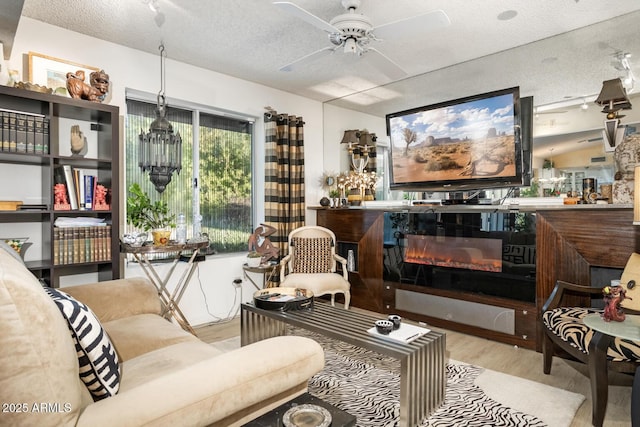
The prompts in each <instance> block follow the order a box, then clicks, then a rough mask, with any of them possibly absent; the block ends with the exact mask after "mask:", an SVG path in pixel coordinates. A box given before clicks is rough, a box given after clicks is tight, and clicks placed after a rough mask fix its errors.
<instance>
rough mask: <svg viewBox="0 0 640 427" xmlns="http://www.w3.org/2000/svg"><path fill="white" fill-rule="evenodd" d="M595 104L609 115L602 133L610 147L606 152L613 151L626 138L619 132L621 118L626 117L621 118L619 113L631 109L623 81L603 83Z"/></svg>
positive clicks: (614, 80)
mask: <svg viewBox="0 0 640 427" xmlns="http://www.w3.org/2000/svg"><path fill="white" fill-rule="evenodd" d="M595 103H596V104H598V105H601V106H602V107H604V108H603V109H602V112H603V113H606V114H607V118H606V120H605V121H604V130H603V131H602V137H603V139H604V140H605V141H606V142H608V147H607V144H605V151H613V149H615V147H616V145H618V144H619V143H620V142H621V141H622V138H623V136H624V132H618V128H619V127H622V126H620V118H621V117H624V116H620V115H619V114H618V111H620V110H630V109H631V102H630V101H629V98H627V92H626V91H625V90H624V87H623V86H622V80H620V79H619V78H617V79H612V80H605V81H604V82H602V90H601V91H600V94H599V95H598V98H596V100H595Z"/></svg>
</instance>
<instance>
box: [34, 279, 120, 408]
mask: <svg viewBox="0 0 640 427" xmlns="http://www.w3.org/2000/svg"><path fill="white" fill-rule="evenodd" d="M46 291H47V293H48V294H49V295H50V296H51V298H52V299H53V301H54V302H55V303H56V305H57V306H58V309H59V310H60V312H61V313H62V315H63V316H64V318H65V319H66V320H67V323H68V325H69V331H71V336H72V337H73V341H74V343H75V346H76V351H77V353H78V363H79V365H80V379H82V382H84V383H85V385H86V386H87V388H88V389H89V392H90V393H91V395H92V396H93V399H94V400H95V401H98V400H101V399H104V398H106V397H110V396H113V395H115V394H116V393H117V392H118V388H119V386H120V366H119V364H118V355H117V354H116V352H115V349H114V347H113V344H112V343H111V340H110V339H109V336H108V335H107V333H106V332H105V330H104V329H103V328H102V325H101V324H100V322H99V321H98V319H97V318H96V316H95V315H94V314H93V312H92V311H91V309H89V307H87V306H86V305H84V304H82V303H81V302H79V301H76V300H75V299H74V298H73V297H71V296H70V295H67V294H66V293H64V292H62V291H59V290H58V289H52V288H47V289H46Z"/></svg>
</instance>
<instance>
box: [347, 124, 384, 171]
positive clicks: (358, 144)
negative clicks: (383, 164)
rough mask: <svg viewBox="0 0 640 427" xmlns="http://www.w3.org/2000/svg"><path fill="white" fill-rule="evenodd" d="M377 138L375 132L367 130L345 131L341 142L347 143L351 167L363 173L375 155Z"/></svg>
mask: <svg viewBox="0 0 640 427" xmlns="http://www.w3.org/2000/svg"><path fill="white" fill-rule="evenodd" d="M377 139H378V138H377V137H376V134H375V133H369V132H367V131H366V130H362V131H361V130H357V129H356V130H346V131H344V136H343V137H342V141H340V143H341V144H347V151H348V152H349V156H350V157H351V167H352V168H353V170H354V171H356V172H357V173H359V174H361V173H363V172H364V170H365V168H366V167H367V165H368V164H369V158H371V157H375V155H376V150H375V148H376V146H375V144H376V140H377Z"/></svg>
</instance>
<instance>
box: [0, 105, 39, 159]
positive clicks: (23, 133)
mask: <svg viewBox="0 0 640 427" xmlns="http://www.w3.org/2000/svg"><path fill="white" fill-rule="evenodd" d="M0 141H1V142H2V143H1V144H0V151H9V152H14V153H33V154H48V153H49V119H48V118H46V117H44V116H41V115H34V114H30V113H22V112H19V111H11V110H0Z"/></svg>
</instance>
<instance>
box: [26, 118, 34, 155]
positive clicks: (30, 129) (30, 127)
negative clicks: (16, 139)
mask: <svg viewBox="0 0 640 427" xmlns="http://www.w3.org/2000/svg"><path fill="white" fill-rule="evenodd" d="M26 127H27V144H26V147H25V148H26V152H27V153H34V152H35V133H36V117H35V116H27V122H26Z"/></svg>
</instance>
